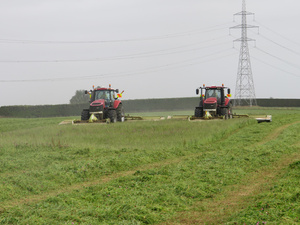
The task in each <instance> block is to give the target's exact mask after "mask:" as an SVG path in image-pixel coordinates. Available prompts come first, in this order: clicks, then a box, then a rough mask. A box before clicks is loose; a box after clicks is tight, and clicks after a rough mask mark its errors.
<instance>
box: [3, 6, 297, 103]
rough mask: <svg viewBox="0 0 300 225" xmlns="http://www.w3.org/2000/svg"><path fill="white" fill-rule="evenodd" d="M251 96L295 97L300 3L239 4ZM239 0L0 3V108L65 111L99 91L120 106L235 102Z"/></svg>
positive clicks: (239, 21) (238, 45) (239, 33)
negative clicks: (113, 91) (201, 91)
mask: <svg viewBox="0 0 300 225" xmlns="http://www.w3.org/2000/svg"><path fill="white" fill-rule="evenodd" d="M246 3H247V11H250V12H253V13H255V18H254V17H253V16H248V18H247V19H248V23H249V24H251V25H255V26H259V27H260V28H259V30H258V29H251V30H248V37H249V38H252V39H256V42H249V50H250V56H251V64H252V72H253V78H254V84H255V92H256V97H257V98H270V97H273V98H299V95H300V89H299V83H300V64H299V61H300V29H299V28H300V25H299V21H300V13H299V8H300V1H299V0H285V1H274V0H247V1H246ZM241 10H242V0H225V1H224V0H201V1H200V0H84V1H83V0H9V1H6V0H0V96H1V98H0V106H4V105H41V104H65V103H69V100H70V99H71V97H72V96H73V95H74V94H75V91H76V90H79V89H91V87H92V86H93V85H95V86H108V85H109V84H112V87H114V88H119V89H120V90H125V92H124V94H123V99H140V98H171V97H194V96H196V95H195V89H196V88H197V87H199V86H202V84H206V85H221V84H222V83H224V84H225V85H226V86H228V87H230V88H231V89H232V94H233V96H234V94H235V82H236V76H237V68H238V59H239V49H240V43H238V42H236V43H233V40H235V39H237V38H239V37H240V35H241V32H240V30H231V31H230V32H229V30H230V29H229V27H232V26H236V25H238V24H240V23H241V20H240V19H241V18H240V17H235V22H234V20H233V18H234V16H233V14H235V13H237V12H240V11H241Z"/></svg>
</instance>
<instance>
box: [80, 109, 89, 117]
mask: <svg viewBox="0 0 300 225" xmlns="http://www.w3.org/2000/svg"><path fill="white" fill-rule="evenodd" d="M89 118H90V110H88V109H84V110H82V112H81V120H89Z"/></svg>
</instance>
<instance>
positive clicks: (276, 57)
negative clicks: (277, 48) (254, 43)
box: [255, 47, 300, 70]
mask: <svg viewBox="0 0 300 225" xmlns="http://www.w3.org/2000/svg"><path fill="white" fill-rule="evenodd" d="M255 49H257V50H258V51H260V52H263V53H265V54H267V55H269V56H271V57H273V58H275V59H277V60H279V61H281V62H284V63H286V64H288V65H290V66H292V67H295V68H297V69H299V70H300V67H299V66H298V65H296V64H294V63H290V62H288V61H286V60H284V59H282V58H280V57H278V56H275V55H273V54H271V53H269V52H266V51H264V50H262V49H260V48H258V47H256V48H255Z"/></svg>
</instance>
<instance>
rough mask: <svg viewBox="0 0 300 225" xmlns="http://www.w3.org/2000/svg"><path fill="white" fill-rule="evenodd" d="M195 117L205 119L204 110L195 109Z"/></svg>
mask: <svg viewBox="0 0 300 225" xmlns="http://www.w3.org/2000/svg"><path fill="white" fill-rule="evenodd" d="M195 117H203V110H202V108H196V109H195Z"/></svg>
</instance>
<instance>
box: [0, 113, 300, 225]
mask: <svg viewBox="0 0 300 225" xmlns="http://www.w3.org/2000/svg"><path fill="white" fill-rule="evenodd" d="M180 114H181V115H186V112H174V114H173V115H180ZM188 114H190V113H188ZM188 114H187V115H188ZM259 114H272V115H273V122H271V123H260V124H258V123H257V122H256V121H255V120H251V119H234V120H227V121H225V120H214V121H202V122H188V121H176V120H174V121H171V120H164V121H141V122H125V123H117V124H109V125H106V124H92V125H79V126H72V125H63V126H62V125H61V126H58V123H59V122H60V121H61V120H64V119H66V118H53V119H47V118H46V119H29V120H28V119H27V120H25V119H9V120H7V119H5V118H1V119H0V124H1V128H0V174H1V178H0V202H2V204H1V205H0V224H155V223H161V222H163V221H168V220H170V219H172V218H174V217H176V216H178V212H192V211H194V210H203V211H205V210H206V209H205V208H202V207H201V204H200V203H201V202H202V201H206V200H209V199H214V198H217V197H218V196H224V197H226V196H225V193H226V190H228V189H231V188H232V187H234V185H236V184H242V183H243V182H244V180H245V179H247V177H248V176H250V175H251V174H253V173H255V172H256V171H257V170H261V169H264V168H268V167H272V166H273V164H274V163H276V162H277V161H278V160H280V159H281V158H282V157H284V156H288V155H290V154H293V153H297V152H298V153H299V129H300V126H299V123H295V124H294V125H291V126H289V127H288V128H287V129H284V130H283V131H282V132H279V133H278V136H275V137H274V138H269V141H267V142H264V141H265V140H266V138H267V137H269V135H271V134H273V133H274V132H275V131H276V129H278V128H280V127H282V126H283V125H285V124H291V123H294V122H295V121H299V120H300V111H299V110H286V109H284V110H281V109H259ZM156 115H159V116H165V115H169V112H167V113H165V114H161V115H160V114H156ZM282 115H285V116H282ZM149 116H155V114H152V115H149ZM260 143H261V144H260ZM101 179H104V180H103V181H101ZM298 186H300V185H299V164H298V163H297V161H295V162H293V163H292V164H291V165H290V166H289V167H287V168H284V171H283V172H282V173H280V174H279V175H278V176H277V177H276V181H274V184H272V188H270V189H268V190H266V191H264V192H263V193H261V194H260V195H256V196H250V197H249V205H248V206H247V208H244V209H243V210H240V211H239V212H237V213H235V214H232V215H227V217H226V221H223V222H224V223H225V222H227V223H229V224H231V223H232V224H234V223H235V222H236V223H237V224H243V223H246V224H253V223H254V222H255V223H256V222H258V221H261V222H262V221H263V222H265V221H267V222H273V223H274V224H280V223H282V224H293V223H294V224H296V223H297V222H300V221H299V213H298V212H299V203H298V202H299V199H298V198H299V188H298ZM283 190H288V192H284V195H283V194H282V191H283ZM276 196H279V197H278V198H277V197H276ZM272 199H273V200H272ZM274 199H275V200H274ZM289 199H290V201H289ZM199 202H200V203H199ZM199 204H200V207H199ZM267 204H268V207H269V208H270V210H269V212H270V214H271V215H272V217H269V218H265V217H259V216H260V214H259V213H260V212H259V210H257V209H261V208H266V207H261V206H266V205H267ZM293 212H294V213H293ZM276 218H277V219H276ZM287 218H288V219H287ZM268 219H269V220H268Z"/></svg>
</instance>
